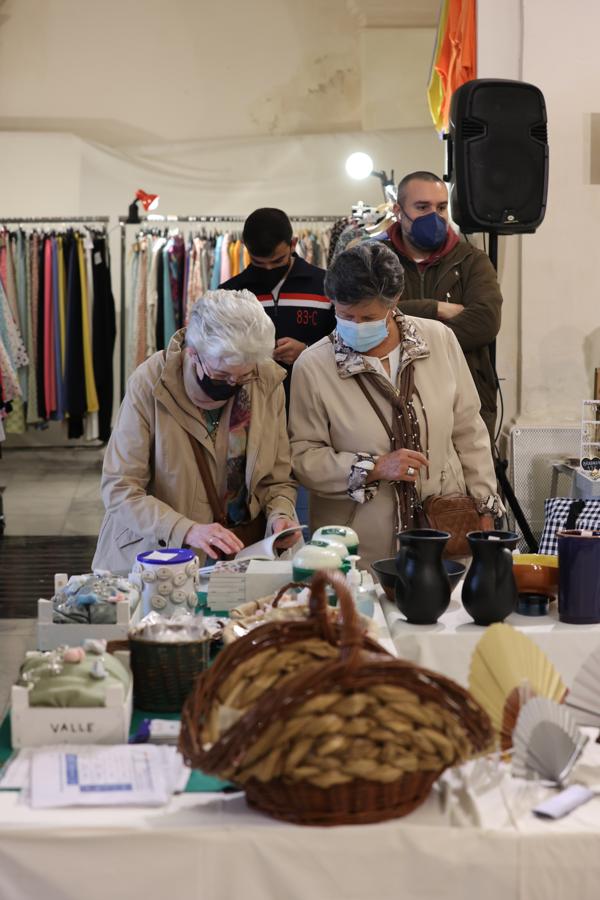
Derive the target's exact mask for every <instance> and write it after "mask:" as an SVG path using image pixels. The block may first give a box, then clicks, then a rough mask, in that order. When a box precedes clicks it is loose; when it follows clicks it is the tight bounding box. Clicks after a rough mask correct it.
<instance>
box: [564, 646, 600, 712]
mask: <svg viewBox="0 0 600 900" xmlns="http://www.w3.org/2000/svg"><path fill="white" fill-rule="evenodd" d="M565 704H566V705H567V706H568V707H569V710H570V712H571V715H572V716H573V718H574V719H575V721H576V722H577V724H578V725H593V726H594V727H596V728H598V727H600V647H597V648H596V649H595V650H594V652H593V653H590V655H589V656H588V658H587V659H586V661H585V662H584V664H583V665H582V667H581V668H580V670H579V672H578V673H577V675H576V676H575V680H574V682H573V687H572V688H571V690H570V691H569V693H568V694H567V697H566V699H565Z"/></svg>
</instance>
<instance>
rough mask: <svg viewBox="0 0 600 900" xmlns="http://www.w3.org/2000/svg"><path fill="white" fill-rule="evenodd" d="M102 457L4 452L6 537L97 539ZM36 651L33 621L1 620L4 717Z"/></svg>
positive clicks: (0, 469)
mask: <svg viewBox="0 0 600 900" xmlns="http://www.w3.org/2000/svg"><path fill="white" fill-rule="evenodd" d="M102 454H103V451H102V450H101V449H98V448H87V447H81V448H79V447H77V448H61V449H60V450H53V449H49V448H44V449H35V450H29V449H26V450H17V449H14V450H13V449H9V450H7V449H3V451H2V459H0V485H2V486H3V487H4V489H5V490H4V494H3V500H4V515H5V518H6V529H5V532H4V533H5V534H7V535H11V534H12V535H22V534H25V535H27V534H28V535H34V534H37V535H48V534H52V535H58V534H64V535H68V534H75V535H78V534H80V535H84V534H90V535H96V534H97V533H98V530H99V528H100V523H101V521H102V516H103V514H104V507H103V505H102V501H101V499H100V474H101V471H102ZM1 539H2V538H0V540H1ZM0 577H2V573H1V572H0ZM34 647H35V620H34V619H0V715H1V716H2V717H3V716H4V711H5V709H6V705H7V701H8V696H9V691H10V685H11V684H12V683H13V682H14V680H15V678H16V675H17V673H18V670H19V665H20V663H21V662H22V659H23V656H24V654H25V651H26V650H30V649H34Z"/></svg>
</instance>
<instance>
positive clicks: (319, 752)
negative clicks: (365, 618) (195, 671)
mask: <svg viewBox="0 0 600 900" xmlns="http://www.w3.org/2000/svg"><path fill="white" fill-rule="evenodd" d="M328 583H329V584H332V585H334V587H335V589H336V592H337V594H338V598H339V600H340V602H341V604H342V609H343V616H344V624H343V627H342V632H341V634H340V640H339V642H337V643H336V647H335V652H334V654H333V655H332V654H328V655H327V656H326V657H324V658H323V659H322V660H321V661H320V662H316V663H315V662H312V663H309V664H308V665H305V666H302V667H301V668H298V669H296V671H295V674H293V675H290V676H289V677H287V678H285V680H283V681H282V682H281V683H280V684H279V685H277V686H276V685H273V686H272V687H271V689H268V688H266V689H264V690H262V691H261V692H260V693H259V694H258V696H257V698H256V700H255V701H254V702H253V703H251V704H249V705H248V706H247V707H246V709H245V711H244V713H243V715H241V716H238V718H237V719H236V720H234V721H233V724H230V725H229V727H227V728H224V729H221V730H219V729H217V731H216V732H215V734H216V737H215V735H214V734H210V729H209V728H208V729H207V717H209V718H210V717H211V716H212V715H213V714H214V694H213V692H212V691H207V684H206V682H207V678H208V677H209V676H210V672H208V673H206V674H205V675H204V676H201V678H200V679H198V681H197V683H196V688H195V690H194V692H193V693H192V694H191V695H190V697H189V698H188V700H187V701H186V704H185V706H184V710H183V723H182V724H183V727H182V735H181V738H180V750H181V752H182V753H183V755H184V757H185V758H186V759H187V760H188V762H189V763H190V764H191V765H193V766H195V767H198V768H201V769H202V770H203V771H205V772H207V773H212V774H217V775H219V776H220V777H222V778H226V779H228V780H231V781H233V782H234V783H236V784H238V785H240V786H241V787H243V788H244V790H245V791H246V798H247V801H248V803H249V804H250V806H253V807H255V808H257V809H260V810H262V811H264V812H266V813H269V814H270V815H272V816H275V817H276V818H279V819H284V820H287V821H290V822H297V823H301V824H307V825H341V824H359V823H366V822H376V821H381V820H384V819H389V818H394V817H397V816H402V815H405V814H406V813H409V812H411V811H412V810H413V809H415V808H416V807H417V806H418V805H419V804H420V803H422V802H423V800H425V798H426V797H427V795H428V793H429V790H430V788H431V786H432V784H433V782H434V781H435V780H436V779H437V778H438V776H439V775H440V774H441V773H442V772H443V770H444V769H446V768H447V767H448V766H451V765H454V764H455V763H458V762H460V761H463V760H465V759H467V758H468V757H469V756H471V755H474V754H476V753H480V752H483V751H485V750H487V749H488V747H490V746H491V744H492V740H493V734H492V729H491V724H490V721H489V718H488V716H487V714H486V713H485V712H484V711H483V710H482V709H481V707H480V706H479V705H478V704H477V703H476V702H475V701H474V700H473V698H472V697H471V696H470V695H469V694H468V692H467V691H465V690H464V689H463V688H461V687H460V686H459V685H457V684H456V683H455V682H453V681H451V680H450V679H448V678H445V677H443V676H442V675H438V674H437V673H434V672H430V671H428V670H426V669H422V668H420V667H418V666H415V665H412V664H410V663H408V662H405V661H402V660H398V659H395V658H394V657H392V656H390V655H389V654H387V653H381V652H379V653H374V652H372V648H371V647H367V646H366V645H365V641H364V638H363V635H362V634H361V631H360V628H359V627H358V623H357V618H356V615H355V611H354V605H353V602H352V598H351V597H350V595H349V593H348V591H347V589H346V586H345V583H344V581H343V578H341V579H340V578H339V577H337V576H329V575H325V574H319V575H317V576H315V579H314V580H313V585H312V590H313V597H314V598H315V606H320V605H322V603H324V602H326V601H325V600H324V598H325V587H326V585H327V584H328ZM293 624H294V625H297V624H298V623H293ZM288 627H289V626H288V625H268V626H264V628H265V629H269V631H268V635H267V634H265V635H264V639H263V646H267V647H271V649H274V650H275V653H276V654H279V655H281V654H282V653H283V652H284V651H285V650H286V649H287V645H289V642H288V641H286V640H285V639H284V638H283V639H282V635H281V634H280V631H281V630H282V629H286V628H288ZM262 630H263V629H257V630H256V631H255V632H254V633H253V635H249V637H255V636H257V635H258V634H259V632H261V631H262ZM241 645H242V641H239V642H237V643H236V644H232V645H231V647H230V648H228V650H230V651H231V652H230V653H229V661H230V662H231V663H235V662H238V665H239V664H240V661H239V660H237V658H236V651H237V650H239V649H240V648H241ZM331 646H332V647H333V645H331ZM245 649H246V648H245ZM259 671H260V670H259V669H257V672H256V676H258V674H259ZM213 687H214V686H213ZM212 738H214V739H212Z"/></svg>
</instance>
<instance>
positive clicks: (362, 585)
mask: <svg viewBox="0 0 600 900" xmlns="http://www.w3.org/2000/svg"><path fill="white" fill-rule="evenodd" d="M346 559H347V560H348V562H349V563H350V571H349V572H348V573H347V574H346V581H347V582H348V587H349V588H350V592H351V594H352V599H353V600H354V605H355V606H356V609H357V611H358V612H359V613H361V614H362V615H363V616H368V617H369V618H372V617H373V613H374V611H375V599H376V598H377V590H376V588H375V584H374V582H373V579H372V578H371V576H370V575H369V573H368V572H361V571H359V570H358V569H357V568H356V564H357V563H358V561H359V559H360V556H357V555H356V554H351V555H350V556H347V557H346ZM369 582H370V584H369Z"/></svg>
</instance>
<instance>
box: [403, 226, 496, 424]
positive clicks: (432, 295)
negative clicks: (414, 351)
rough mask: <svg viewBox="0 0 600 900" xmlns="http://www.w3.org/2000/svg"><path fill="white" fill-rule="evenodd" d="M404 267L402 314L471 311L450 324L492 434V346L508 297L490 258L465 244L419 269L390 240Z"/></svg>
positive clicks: (428, 316) (427, 316)
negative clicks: (449, 307)
mask: <svg viewBox="0 0 600 900" xmlns="http://www.w3.org/2000/svg"><path fill="white" fill-rule="evenodd" d="M388 246H389V247H390V248H391V249H392V250H394V251H395V253H397V254H398V257H399V258H400V261H401V263H402V265H403V267H404V278H405V285H404V291H403V294H402V299H401V300H400V303H399V304H398V306H399V308H400V309H401V310H402V312H404V313H407V315H409V316H421V317H422V318H424V319H437V302H438V300H446V301H448V302H449V303H461V304H462V305H463V306H464V307H465V309H464V311H463V312H461V313H459V315H457V316H455V317H454V318H453V319H450V320H448V321H445V322H444V324H445V325H447V327H448V328H451V329H452V331H453V332H454V334H455V335H456V337H457V338H458V343H459V344H460V346H461V347H462V350H463V353H464V354H465V358H466V360H467V363H468V365H469V369H470V370H471V375H472V376H473V380H474V382H475V385H476V387H477V391H478V392H479V398H480V400H481V417H482V418H483V420H484V422H485V424H486V425H487V428H488V431H489V432H490V435H491V436H492V439H493V435H494V429H495V425H496V379H495V375H494V370H493V367H492V363H491V359H490V351H489V344H490V343H491V342H492V341H493V340H494V339H495V337H496V335H497V334H498V332H499V330H500V318H501V307H502V294H501V293H500V288H499V286H498V279H497V278H496V272H495V270H494V267H493V266H492V264H491V262H490V260H489V258H488V257H487V256H486V254H485V253H483V251H482V250H478V249H477V248H476V247H473V246H471V244H467V243H463V242H460V243H458V244H456V245H455V246H454V247H452V249H450V250H449V252H448V253H447V254H445V255H442V256H441V257H438V258H437V259H436V260H435V261H434V262H432V263H430V264H429V265H427V266H426V267H424V268H422V270H421V271H419V268H418V266H417V264H416V263H415V262H413V260H412V259H410V257H408V256H405V255H404V254H403V253H402V252H401V251H400V250H399V249H398V247H395V246H394V244H393V243H392V242H391V241H390V242H389V244H388Z"/></svg>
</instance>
